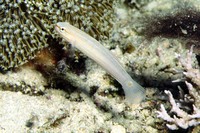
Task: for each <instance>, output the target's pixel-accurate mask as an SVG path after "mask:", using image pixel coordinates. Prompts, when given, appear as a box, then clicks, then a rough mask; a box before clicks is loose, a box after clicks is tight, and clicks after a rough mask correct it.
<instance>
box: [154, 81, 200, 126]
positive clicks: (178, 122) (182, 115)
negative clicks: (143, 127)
mask: <svg viewBox="0 0 200 133" xmlns="http://www.w3.org/2000/svg"><path fill="white" fill-rule="evenodd" d="M187 84H190V83H187ZM190 85H191V84H190ZM165 93H166V94H167V95H168V97H169V101H170V103H171V105H172V109H171V111H170V112H173V113H175V114H176V115H174V116H173V117H171V116H170V115H169V114H168V112H167V111H166V109H165V107H164V105H163V104H161V109H160V111H157V113H158V117H160V118H162V119H163V120H165V121H167V122H170V124H167V127H168V128H169V129H171V130H176V129H179V127H181V128H183V129H187V128H188V127H190V126H196V125H198V124H200V109H198V108H197V107H195V105H193V114H191V115H190V114H188V113H187V112H185V111H183V110H182V109H180V108H179V106H178V104H177V103H176V102H175V99H174V98H173V96H172V94H171V92H170V91H167V90H166V91H165Z"/></svg>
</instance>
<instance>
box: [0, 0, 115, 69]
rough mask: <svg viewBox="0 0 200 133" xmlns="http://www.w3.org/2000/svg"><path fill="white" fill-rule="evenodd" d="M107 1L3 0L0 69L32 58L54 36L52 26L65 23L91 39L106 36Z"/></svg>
mask: <svg viewBox="0 0 200 133" xmlns="http://www.w3.org/2000/svg"><path fill="white" fill-rule="evenodd" d="M112 4H113V1H111V0H100V1H93V0H92V1H89V0H81V1H77V0H51V1H45V0H42V1H38V0H36V1H32V0H25V1H21V0H17V1H12V0H5V1H0V5H1V6H0V18H1V20H0V69H1V70H7V69H9V68H12V67H17V66H19V65H22V64H24V63H25V62H27V61H28V60H31V59H33V58H34V57H35V56H36V53H37V52H38V51H40V50H41V49H43V48H45V47H47V46H48V45H49V44H48V43H47V40H48V39H49V38H51V37H55V36H56V35H55V32H54V24H55V23H57V22H59V21H68V22H70V23H71V24H72V25H74V26H76V27H78V28H80V29H82V30H84V31H85V32H87V33H89V34H90V35H91V36H93V37H95V38H97V39H102V38H104V37H108V36H109V35H108V34H109V32H110V28H111V26H112V24H111V18H112V17H111V16H112V14H113V13H112V12H113V9H112Z"/></svg>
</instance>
